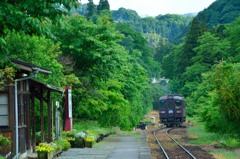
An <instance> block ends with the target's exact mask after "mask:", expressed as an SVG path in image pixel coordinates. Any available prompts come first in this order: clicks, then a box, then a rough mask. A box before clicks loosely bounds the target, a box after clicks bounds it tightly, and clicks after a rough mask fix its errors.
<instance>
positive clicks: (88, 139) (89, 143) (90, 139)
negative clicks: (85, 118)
mask: <svg viewBox="0 0 240 159" xmlns="http://www.w3.org/2000/svg"><path fill="white" fill-rule="evenodd" d="M84 140H85V147H88V148H92V145H93V142H94V141H95V137H94V136H87V137H85V138H84Z"/></svg>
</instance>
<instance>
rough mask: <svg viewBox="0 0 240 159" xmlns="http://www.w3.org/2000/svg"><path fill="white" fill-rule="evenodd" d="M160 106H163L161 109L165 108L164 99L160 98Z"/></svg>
mask: <svg viewBox="0 0 240 159" xmlns="http://www.w3.org/2000/svg"><path fill="white" fill-rule="evenodd" d="M159 103H160V108H163V109H165V107H166V101H164V100H160V102H159Z"/></svg>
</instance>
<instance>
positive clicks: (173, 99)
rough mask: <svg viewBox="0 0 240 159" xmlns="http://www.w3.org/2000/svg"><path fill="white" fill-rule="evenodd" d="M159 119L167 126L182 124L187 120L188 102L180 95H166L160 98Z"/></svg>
mask: <svg viewBox="0 0 240 159" xmlns="http://www.w3.org/2000/svg"><path fill="white" fill-rule="evenodd" d="M159 119H160V121H161V123H163V124H164V125H166V126H173V125H180V124H182V123H183V122H184V121H185V120H186V102H185V99H184V98H183V97H181V96H179V95H165V96H162V97H160V99H159Z"/></svg>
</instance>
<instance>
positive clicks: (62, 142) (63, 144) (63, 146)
mask: <svg viewBox="0 0 240 159" xmlns="http://www.w3.org/2000/svg"><path fill="white" fill-rule="evenodd" d="M54 143H55V144H57V147H58V149H60V150H63V151H67V150H68V149H70V147H71V144H70V143H69V142H68V141H67V139H59V140H56V141H54Z"/></svg>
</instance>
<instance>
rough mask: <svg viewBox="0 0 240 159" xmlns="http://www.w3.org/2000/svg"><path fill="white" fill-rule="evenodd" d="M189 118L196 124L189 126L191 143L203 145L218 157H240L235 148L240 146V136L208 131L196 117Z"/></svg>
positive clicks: (232, 158)
mask: <svg viewBox="0 0 240 159" xmlns="http://www.w3.org/2000/svg"><path fill="white" fill-rule="evenodd" d="M188 120H191V122H192V123H193V125H194V126H192V127H189V128H188V135H189V136H190V143H191V144H196V145H201V146H203V147H204V149H206V150H207V151H208V152H210V153H212V154H213V155H214V157H216V158H231V159H234V158H239V157H240V153H239V152H238V151H235V148H239V144H240V141H239V138H236V137H232V136H229V135H224V134H221V135H220V134H216V133H210V132H207V131H206V130H205V126H204V123H203V122H198V119H196V118H188Z"/></svg>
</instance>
